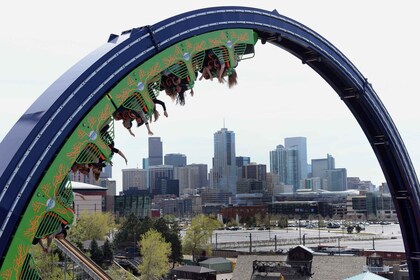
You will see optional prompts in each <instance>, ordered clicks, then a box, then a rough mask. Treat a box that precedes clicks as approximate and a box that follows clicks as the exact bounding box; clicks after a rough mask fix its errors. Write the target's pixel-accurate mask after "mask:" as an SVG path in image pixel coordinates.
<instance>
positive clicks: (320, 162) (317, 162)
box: [311, 154, 335, 179]
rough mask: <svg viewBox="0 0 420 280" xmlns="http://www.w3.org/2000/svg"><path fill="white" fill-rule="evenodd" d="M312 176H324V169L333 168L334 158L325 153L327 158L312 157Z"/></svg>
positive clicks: (323, 177)
mask: <svg viewBox="0 0 420 280" xmlns="http://www.w3.org/2000/svg"><path fill="white" fill-rule="evenodd" d="M311 162H312V164H311V165H312V177H319V178H322V179H325V178H326V174H325V171H326V170H330V169H334V168H335V159H334V158H333V157H332V156H331V155H329V154H327V158H320V159H312V161H311Z"/></svg>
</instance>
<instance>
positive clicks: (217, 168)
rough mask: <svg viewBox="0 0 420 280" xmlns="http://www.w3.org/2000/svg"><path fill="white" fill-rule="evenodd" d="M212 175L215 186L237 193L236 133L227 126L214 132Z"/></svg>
mask: <svg viewBox="0 0 420 280" xmlns="http://www.w3.org/2000/svg"><path fill="white" fill-rule="evenodd" d="M212 177H213V178H212V179H213V180H212V183H213V186H214V187H216V188H217V189H220V190H222V191H225V192H231V193H232V194H236V181H237V176H236V155H235V133H234V132H233V131H229V130H227V128H222V129H221V130H219V131H217V132H216V133H214V157H213V171H212Z"/></svg>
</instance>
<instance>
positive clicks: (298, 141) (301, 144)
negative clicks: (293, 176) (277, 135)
mask: <svg viewBox="0 0 420 280" xmlns="http://www.w3.org/2000/svg"><path fill="white" fill-rule="evenodd" d="M284 146H285V148H286V149H295V150H297V151H298V153H297V156H298V161H297V169H298V179H299V180H303V179H306V178H307V177H308V156H307V151H306V150H307V149H306V137H288V138H284Z"/></svg>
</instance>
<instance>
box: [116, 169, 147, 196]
mask: <svg viewBox="0 0 420 280" xmlns="http://www.w3.org/2000/svg"><path fill="white" fill-rule="evenodd" d="M121 171H122V180H123V182H122V188H123V191H125V190H128V189H133V188H134V189H138V190H147V189H148V188H149V186H148V183H147V175H148V173H147V170H145V169H138V168H127V169H122V170H121Z"/></svg>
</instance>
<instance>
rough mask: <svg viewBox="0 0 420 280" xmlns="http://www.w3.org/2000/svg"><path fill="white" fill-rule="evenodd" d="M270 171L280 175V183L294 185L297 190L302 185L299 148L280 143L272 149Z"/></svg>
mask: <svg viewBox="0 0 420 280" xmlns="http://www.w3.org/2000/svg"><path fill="white" fill-rule="evenodd" d="M270 171H271V172H272V173H276V174H278V175H279V179H280V183H282V184H284V185H292V186H293V189H294V191H296V190H297V189H298V188H299V186H300V182H299V181H300V180H299V170H298V150H297V149H296V148H295V147H293V148H291V149H287V148H285V147H284V146H282V145H278V146H277V147H276V149H275V150H274V151H270Z"/></svg>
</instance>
